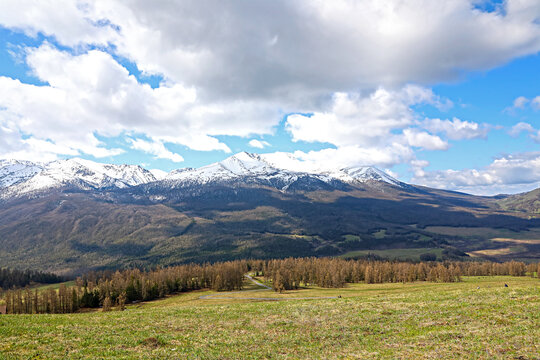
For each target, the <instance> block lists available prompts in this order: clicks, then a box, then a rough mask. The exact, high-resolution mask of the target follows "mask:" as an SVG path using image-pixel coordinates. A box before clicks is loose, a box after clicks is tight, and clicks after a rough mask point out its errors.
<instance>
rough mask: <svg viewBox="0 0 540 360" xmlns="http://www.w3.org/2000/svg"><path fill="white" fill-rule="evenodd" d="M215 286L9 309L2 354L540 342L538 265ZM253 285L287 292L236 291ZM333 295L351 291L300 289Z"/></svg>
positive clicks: (440, 355)
mask: <svg viewBox="0 0 540 360" xmlns="http://www.w3.org/2000/svg"><path fill="white" fill-rule="evenodd" d="M505 283H506V284H508V285H509V287H504V284H505ZM246 285H247V286H246V290H257V289H260V288H258V287H256V286H255V285H253V284H246ZM208 294H215V293H213V292H210V291H200V292H193V293H186V294H181V295H178V296H172V297H169V298H166V299H163V300H159V301H153V302H149V303H141V304H134V305H130V306H128V309H127V310H126V311H124V312H117V311H113V312H107V313H103V312H100V311H93V312H86V313H77V314H65V315H0V338H1V339H2V340H1V341H0V358H2V359H42V358H43V359H49V358H51V359H99V358H115V359H305V358H310V359H317V358H320V359H349V358H366V359H374V358H376V359H396V358H400V359H418V358H437V359H456V358H464V359H499V358H500V359H513V358H515V359H538V358H539V354H540V340H539V339H540V311H539V309H540V281H539V280H538V279H533V278H528V277H520V278H518V277H465V278H464V281H463V282H461V283H427V282H422V283H411V284H369V285H368V284H354V285H348V286H347V287H346V288H343V289H322V288H308V289H301V290H295V291H287V292H285V293H283V294H276V293H274V292H272V291H264V290H261V291H249V292H242V293H235V294H224V293H219V295H222V296H227V297H231V298H232V299H231V298H228V299H219V298H209V299H200V298H199V297H200V296H202V295H208ZM246 294H249V297H276V298H280V299H283V300H284V301H259V300H241V299H235V298H234V297H244V296H245V295H246ZM332 296H341V298H334V299H329V298H326V299H314V300H303V299H298V298H304V297H332ZM295 298H296V299H295Z"/></svg>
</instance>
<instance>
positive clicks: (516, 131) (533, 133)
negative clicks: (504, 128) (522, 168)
mask: <svg viewBox="0 0 540 360" xmlns="http://www.w3.org/2000/svg"><path fill="white" fill-rule="evenodd" d="M522 132H526V133H528V134H529V137H530V138H531V139H532V140H533V141H534V142H537V143H540V130H536V129H535V128H533V127H532V125H531V124H529V123H526V122H519V123H517V124H516V125H514V126H512V128H511V129H510V131H508V134H510V136H513V137H518V136H519V135H520V134H521V133H522Z"/></svg>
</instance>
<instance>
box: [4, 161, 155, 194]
mask: <svg viewBox="0 0 540 360" xmlns="http://www.w3.org/2000/svg"><path fill="white" fill-rule="evenodd" d="M151 181H156V178H155V177H154V175H152V173H150V172H149V171H148V170H145V169H143V168H141V167H140V166H138V165H110V164H99V163H96V162H93V161H89V160H84V159H78V158H75V159H69V160H57V161H53V162H50V163H47V164H43V165H41V164H34V163H32V162H28V161H25V162H21V161H16V160H2V161H1V162H0V188H4V189H5V190H6V191H5V194H3V195H4V196H14V195H15V196H16V195H22V194H27V193H32V192H36V191H40V190H45V189H51V188H59V187H63V186H75V187H77V188H79V189H83V190H90V189H104V188H126V187H130V186H136V185H140V184H144V183H148V182H151Z"/></svg>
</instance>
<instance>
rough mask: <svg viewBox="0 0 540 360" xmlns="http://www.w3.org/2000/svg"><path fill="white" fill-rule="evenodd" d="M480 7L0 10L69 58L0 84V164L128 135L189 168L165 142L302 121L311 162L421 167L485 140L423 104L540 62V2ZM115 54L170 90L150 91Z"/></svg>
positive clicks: (341, 1) (480, 130)
mask: <svg viewBox="0 0 540 360" xmlns="http://www.w3.org/2000/svg"><path fill="white" fill-rule="evenodd" d="M475 4H476V1H475V0H448V1H432V0H411V1H406V2H404V1H402V0H389V1H384V2H383V1H379V0H360V1H355V0H336V1H332V2H328V1H307V0H276V1H272V2H268V1H263V0H253V1H249V2H237V1H229V0H225V1H170V0H158V1H155V2H148V1H145V0H131V1H127V0H116V1H111V0H96V1H91V2H90V1H81V0H73V1H69V0H59V1H55V2H52V1H38V0H4V1H2V2H0V25H2V26H4V27H7V28H9V29H12V30H14V31H20V32H24V33H25V34H27V35H30V36H36V35H37V34H44V35H46V36H48V37H49V39H54V40H51V41H50V42H51V43H55V44H56V43H58V44H59V45H62V47H61V48H62V49H65V48H66V47H67V50H66V51H60V50H58V48H60V46H58V48H57V46H56V45H53V44H50V43H44V44H41V45H40V46H37V47H35V48H30V49H27V50H26V52H25V56H26V62H27V64H28V66H29V68H30V70H31V72H32V73H33V74H34V75H35V76H36V77H38V78H39V79H40V80H41V81H42V82H43V83H45V85H43V86H35V85H30V84H25V83H21V82H20V81H19V80H16V79H11V78H7V77H0V109H2V110H1V114H0V126H2V127H3V129H7V131H9V133H10V134H11V135H9V136H10V139H11V140H10V141H9V143H8V142H7V141H6V143H5V144H12V145H4V147H3V150H2V153H1V154H0V156H7V155H6V154H13V153H15V152H19V154H22V152H24V151H26V152H27V153H28V152H31V151H33V150H32V149H35V147H36V146H38V147H39V146H40V145H38V144H41V145H43V146H48V148H47V149H48V151H49V152H48V154H50V156H57V155H62V154H63V155H71V154H75V153H77V154H80V153H84V154H90V155H93V156H97V157H100V156H101V157H103V156H111V155H114V154H118V153H119V151H121V150H119V149H108V148H107V147H106V145H105V144H104V143H102V142H101V141H100V140H99V139H100V138H102V137H115V136H127V137H131V138H133V139H138V138H139V137H143V138H144V139H147V140H144V143H143V142H137V144H138V145H133V144H132V145H133V146H139V149H140V150H142V151H146V152H148V153H150V154H153V155H154V156H166V157H168V158H170V159H172V158H174V159H177V160H178V159H179V158H178V157H175V155H178V156H180V155H179V154H172V153H171V154H169V153H167V152H166V151H168V150H167V149H166V148H165V146H164V144H166V143H171V144H180V145H184V146H187V147H189V148H191V149H195V150H203V151H211V150H219V151H223V152H230V151H231V150H230V148H229V147H228V146H227V144H225V143H223V142H221V141H220V140H219V138H218V136H219V135H233V136H242V137H246V138H251V137H256V136H260V135H264V134H272V133H273V131H274V130H275V127H276V125H278V124H279V123H280V121H281V119H282V117H283V116H284V114H290V113H295V114H294V115H290V116H288V118H287V120H286V128H287V130H288V131H289V133H290V134H291V136H292V139H293V140H294V141H307V142H324V143H330V144H332V145H333V147H332V148H328V149H325V150H322V151H315V152H299V153H298V156H299V158H300V159H303V160H302V161H308V162H309V161H328V162H331V161H334V160H335V159H337V161H339V162H340V163H343V164H346V163H347V162H348V164H347V165H352V163H358V162H365V163H371V164H376V165H380V166H385V167H388V166H392V165H395V164H398V163H401V162H411V161H413V160H415V159H416V156H415V154H414V151H415V148H422V149H427V150H444V149H446V148H447V147H448V144H447V139H451V140H461V139H471V138H477V137H485V135H486V133H487V128H485V127H484V126H483V125H480V124H477V123H474V122H467V121H461V120H459V119H453V120H438V122H437V121H436V120H433V121H431V122H429V124H427V123H426V124H424V125H422V124H421V123H419V122H418V120H417V119H416V115H415V111H414V110H413V107H414V106H415V105H418V104H430V105H432V106H435V107H437V108H439V109H448V108H449V107H451V106H452V103H451V102H450V101H449V100H446V99H440V98H438V97H437V96H436V95H435V94H433V92H432V91H431V90H430V89H429V86H430V85H432V84H435V83H438V82H440V81H446V80H454V79H457V78H459V77H460V75H461V74H463V72H464V71H471V70H485V69H490V68H493V67H495V66H498V65H500V64H504V63H507V62H508V61H510V60H512V59H514V58H517V57H520V56H524V55H528V54H536V53H538V51H540V24H539V23H538V21H537V19H538V17H539V16H540V3H539V2H538V1H536V0H507V1H505V2H504V3H503V4H502V5H500V6H498V7H497V9H496V10H495V11H490V12H487V11H482V10H480V9H478V8H477V7H475ZM21 9H25V10H28V11H23V10H21ZM30 9H31V11H29V10H30ZM58 9H62V11H59V10H58ZM493 39H496V41H494V40H493ZM118 58H121V59H123V60H125V59H127V60H129V61H131V62H132V63H133V64H134V65H135V66H136V67H137V69H138V70H140V71H141V72H142V73H143V74H144V75H159V76H161V77H162V78H163V81H162V82H161V84H159V86H158V87H157V88H152V87H150V86H149V85H146V84H141V83H140V82H139V81H138V80H137V78H135V77H134V76H133V75H130V74H129V72H128V70H127V69H126V68H125V67H123V66H122V65H120V64H119V62H118V61H116V60H115V59H118ZM411 83H413V84H421V86H414V85H407V84H411ZM530 103H531V104H536V103H537V102H535V100H534V99H533V100H531V101H530ZM538 103H540V100H539V101H538ZM308 113H309V114H311V115H310V116H306V115H304V114H308ZM428 125H429V126H428ZM29 139H32V140H29ZM139 140H140V139H139ZM32 141H33V142H32ZM134 141H138V140H134ZM141 141H143V140H141ZM40 142H41V143H40ZM43 142H46V143H43ZM257 145H264V144H263V143H262V142H261V143H260V144H257ZM164 150H165V151H164ZM21 151H22V152H21ZM158 154H160V155H158Z"/></svg>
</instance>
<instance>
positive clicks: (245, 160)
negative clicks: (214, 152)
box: [164, 152, 406, 190]
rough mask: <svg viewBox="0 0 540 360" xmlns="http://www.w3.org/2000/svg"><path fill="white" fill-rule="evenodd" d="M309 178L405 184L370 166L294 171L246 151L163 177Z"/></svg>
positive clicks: (284, 183)
mask: <svg viewBox="0 0 540 360" xmlns="http://www.w3.org/2000/svg"><path fill="white" fill-rule="evenodd" d="M307 178H310V179H312V180H314V181H320V182H323V183H327V184H330V183H335V182H336V181H339V182H344V183H349V184H358V183H364V184H367V183H371V182H384V183H388V184H390V185H393V186H398V187H403V186H404V185H406V184H404V183H402V182H400V181H399V180H397V179H395V178H393V177H391V176H389V175H388V174H386V173H385V172H383V171H381V170H379V169H377V168H374V167H371V166H361V167H352V168H344V169H336V170H332V171H324V170H318V171H317V170H311V171H295V170H291V166H290V165H288V166H284V165H280V164H279V162H277V161H276V160H275V159H273V158H270V157H268V156H266V155H258V154H250V153H246V152H241V153H238V154H236V155H233V156H231V157H229V158H227V159H225V160H223V161H220V162H217V163H213V164H210V165H207V166H203V167H201V168H198V169H191V168H188V169H180V170H175V171H172V172H170V173H169V174H168V175H167V176H166V177H165V179H164V181H165V182H168V183H169V184H170V185H171V186H174V187H183V186H193V185H201V184H208V183H220V182H221V183H223V182H226V183H231V182H246V183H261V184H273V185H275V186H276V187H280V188H282V189H284V190H286V189H287V188H288V187H289V186H290V185H291V184H293V183H295V182H297V181H299V180H301V179H302V180H305V179H307Z"/></svg>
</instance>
